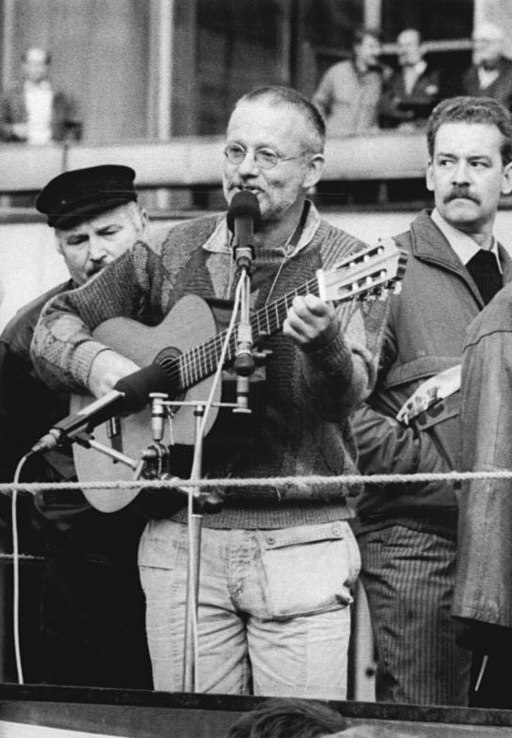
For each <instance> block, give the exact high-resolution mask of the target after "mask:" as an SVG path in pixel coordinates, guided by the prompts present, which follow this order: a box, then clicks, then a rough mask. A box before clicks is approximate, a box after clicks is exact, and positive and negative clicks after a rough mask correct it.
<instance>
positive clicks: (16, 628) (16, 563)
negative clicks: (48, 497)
mask: <svg viewBox="0 0 512 738" xmlns="http://www.w3.org/2000/svg"><path fill="white" fill-rule="evenodd" d="M28 457H29V454H25V456H22V458H21V459H20V461H19V462H18V466H17V467H16V471H15V472H14V479H13V483H14V484H19V479H20V476H21V470H22V469H23V466H24V464H25V462H26V460H27V459H28ZM17 502H18V490H17V489H14V490H13V492H12V496H11V526H12V573H13V592H12V621H13V639H14V656H15V659H16V673H17V675H18V684H24V679H23V667H22V663H21V648H20V551H19V535H18V505H17Z"/></svg>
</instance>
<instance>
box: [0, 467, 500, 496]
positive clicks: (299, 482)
mask: <svg viewBox="0 0 512 738" xmlns="http://www.w3.org/2000/svg"><path fill="white" fill-rule="evenodd" d="M473 479H512V470H511V469H504V470H502V471H476V472H456V471H452V472H442V473H441V472H439V473H429V474H427V473H425V474H421V473H418V474H374V475H372V476H365V475H363V474H340V475H337V476H332V477H324V476H319V475H309V476H296V477H295V476H288V477H257V478H233V477H229V478H226V479H194V480H190V479H166V480H160V479H152V480H149V479H144V480H142V481H141V480H128V481H121V480H119V481H92V482H25V483H24V482H21V483H19V484H14V483H13V484H5V483H4V484H0V493H1V494H7V493H10V492H13V491H22V492H30V493H32V494H35V493H36V492H44V491H46V490H63V491H64V490H69V491H72V490H88V489H104V490H106V491H108V490H116V489H140V488H143V489H170V490H171V489H176V488H182V487H199V488H207V489H218V488H222V489H229V488H230V487H239V488H240V487H269V486H272V487H273V488H274V489H275V488H285V487H289V486H290V485H293V486H303V485H316V486H320V487H322V486H332V485H333V484H340V485H345V486H353V485H360V484H372V485H374V484H409V483H414V482H451V483H453V482H467V481H471V480H473Z"/></svg>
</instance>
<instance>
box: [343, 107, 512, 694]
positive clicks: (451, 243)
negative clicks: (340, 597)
mask: <svg viewBox="0 0 512 738" xmlns="http://www.w3.org/2000/svg"><path fill="white" fill-rule="evenodd" d="M427 142H428V166H427V187H428V189H429V190H430V191H431V192H433V193H434V200H435V208H434V210H433V211H432V212H429V211H423V212H421V213H420V214H419V215H418V216H417V218H416V219H415V220H414V221H413V223H412V224H411V228H410V230H409V231H408V232H407V233H404V234H401V235H400V236H397V237H396V241H397V243H398V245H399V246H400V247H401V248H405V249H406V250H407V251H408V253H409V260H408V266H407V271H406V274H405V278H404V280H403V283H402V291H401V294H400V295H393V296H392V298H391V310H390V313H389V317H388V321H387V327H386V331H385V338H384V344H383V350H382V352H381V362H380V368H379V375H378V380H377V385H376V388H375V390H374V392H373V394H372V395H371V397H370V399H369V400H368V402H367V404H365V405H364V406H363V408H362V409H361V410H360V411H359V412H358V414H357V415H356V421H355V429H356V441H357V443H358V448H359V453H360V457H359V462H360V468H361V471H362V472H364V473H366V474H378V473H404V474H412V473H420V472H421V473H426V472H427V473H428V472H448V471H450V470H453V469H456V468H457V467H458V464H459V458H458V457H459V446H460V427H459V391H458V388H459V385H460V361H461V354H462V349H463V345H464V337H465V332H466V328H467V326H468V325H469V323H470V322H471V321H472V320H473V318H475V317H476V316H477V315H478V313H479V311H480V310H481V309H482V308H483V307H484V305H485V304H486V303H487V302H489V301H490V300H491V299H492V297H493V295H494V293H495V292H496V291H497V290H499V289H500V288H501V287H502V286H503V284H504V283H505V282H507V281H509V280H510V278H511V274H512V264H511V260H510V257H509V256H508V255H507V253H506V251H505V250H504V248H503V247H502V246H501V245H499V244H498V243H497V240H496V238H495V237H494V235H493V227H494V222H495V217H496V211H497V208H498V203H499V199H500V196H501V195H502V194H508V193H510V192H511V191H512V175H511V169H512V164H511V159H512V123H511V119H510V115H509V113H508V111H507V110H506V109H505V108H504V107H503V106H502V105H501V104H500V103H498V102H497V101H496V100H493V99H490V98H483V97H457V98H451V99H448V100H444V101H443V102H442V103H440V104H439V105H438V106H437V107H436V108H435V109H434V111H433V112H432V115H431V116H430V119H429V122H428V126H427ZM457 492H458V490H457V488H455V489H454V487H453V485H452V484H451V483H446V482H438V481H430V482H418V483H414V484H411V483H408V484H393V485H385V486H379V487H377V486H375V485H367V486H366V489H365V491H364V493H363V495H362V497H361V499H360V501H359V516H360V530H359V536H358V542H359V545H360V549H361V556H362V573H361V576H362V580H363V584H364V587H365V590H366V593H367V596H368V601H369V607H370V613H371V618H372V626H373V631H374V635H375V641H376V646H377V653H378V668H377V699H379V700H383V701H388V702H406V703H416V704H452V705H463V704H467V700H468V683H469V671H470V660H471V656H470V652H469V651H466V650H464V649H462V648H460V647H459V646H458V645H457V643H456V630H455V622H454V621H453V620H452V617H451V609H452V599H453V587H454V577H455V554H456V548H457V517H458V505H457Z"/></svg>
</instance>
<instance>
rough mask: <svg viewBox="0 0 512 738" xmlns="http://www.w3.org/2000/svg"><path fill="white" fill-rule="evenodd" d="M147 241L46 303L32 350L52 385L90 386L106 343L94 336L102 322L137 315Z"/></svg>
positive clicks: (144, 276) (81, 388)
mask: <svg viewBox="0 0 512 738" xmlns="http://www.w3.org/2000/svg"><path fill="white" fill-rule="evenodd" d="M145 252H147V247H146V246H145V244H142V243H140V244H136V245H135V247H134V249H133V250H131V251H129V252H127V253H125V254H123V255H122V256H121V257H120V258H119V259H116V261H114V262H112V264H110V265H109V266H107V267H105V269H103V270H102V271H101V272H100V273H99V274H98V275H97V276H96V277H94V278H93V279H92V280H91V281H90V282H88V283H87V284H85V285H83V286H82V287H80V288H79V289H76V290H73V291H71V292H66V293H64V294H62V295H59V296H58V297H56V298H54V299H53V300H51V301H50V302H49V303H47V305H46V306H45V308H44V310H43V312H42V314H41V317H40V319H39V322H38V324H37V326H36V329H35V332H34V338H33V341H32V346H31V354H32V359H33V362H34V365H35V367H36V369H37V371H38V373H39V374H40V376H41V377H42V379H43V380H44V381H45V382H46V383H47V384H48V385H49V386H50V387H52V388H56V389H57V388H65V389H67V390H72V391H75V392H83V391H84V390H86V389H87V386H88V378H89V372H90V369H91V365H92V362H93V361H94V359H95V358H96V356H97V355H98V354H99V353H100V352H102V351H104V350H106V349H107V348H108V347H106V346H104V345H103V344H101V343H98V342H97V341H95V340H94V338H93V335H92V333H93V331H94V329H95V328H96V327H97V326H98V325H100V323H102V322H104V321H105V320H108V319H109V318H115V317H118V316H121V315H123V316H126V317H136V316H137V311H138V308H139V305H140V299H141V290H142V289H143V287H144V286H145V285H144V284H143V283H144V282H145V281H147V271H146V269H145V264H146V262H147V258H146V253H145Z"/></svg>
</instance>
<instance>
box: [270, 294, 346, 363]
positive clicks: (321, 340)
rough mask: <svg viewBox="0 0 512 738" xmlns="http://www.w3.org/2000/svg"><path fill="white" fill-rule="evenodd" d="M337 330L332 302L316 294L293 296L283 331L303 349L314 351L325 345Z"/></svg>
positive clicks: (336, 320)
mask: <svg viewBox="0 0 512 738" xmlns="http://www.w3.org/2000/svg"><path fill="white" fill-rule="evenodd" d="M338 330H339V321H338V319H337V317H336V313H335V311H334V307H333V306H332V304H329V303H327V302H324V301H323V300H321V299H320V298H319V297H317V296H316V295H312V294H309V295H305V296H304V297H302V296H297V297H294V298H293V301H292V304H291V307H290V308H289V310H288V314H287V317H286V320H285V321H284V323H283V333H284V334H285V336H289V337H290V338H291V339H292V340H293V341H295V343H296V344H297V345H298V346H300V348H301V349H302V350H303V351H306V352H307V351H315V350H316V349H319V348H322V347H323V346H326V345H327V344H328V343H330V341H332V339H333V338H334V336H335V335H336V333H337V332H338Z"/></svg>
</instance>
